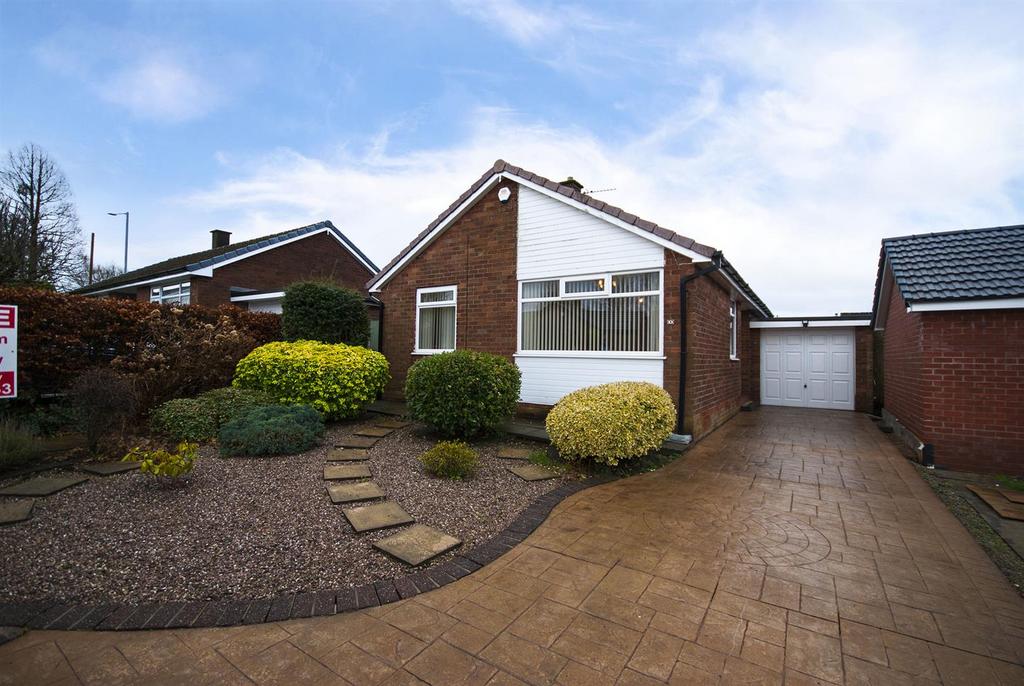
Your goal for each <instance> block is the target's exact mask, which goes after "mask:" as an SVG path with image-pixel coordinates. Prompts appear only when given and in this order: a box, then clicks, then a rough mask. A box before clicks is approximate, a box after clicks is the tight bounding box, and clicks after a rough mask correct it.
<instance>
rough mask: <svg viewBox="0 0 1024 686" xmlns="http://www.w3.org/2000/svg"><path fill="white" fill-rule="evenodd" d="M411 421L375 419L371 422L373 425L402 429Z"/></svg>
mask: <svg viewBox="0 0 1024 686" xmlns="http://www.w3.org/2000/svg"><path fill="white" fill-rule="evenodd" d="M411 423H412V422H407V421H405V420H404V419H392V418H388V419H377V420H375V421H374V422H373V425H374V426H384V427H387V428H389V429H404V428H405V427H407V426H409V424H411Z"/></svg>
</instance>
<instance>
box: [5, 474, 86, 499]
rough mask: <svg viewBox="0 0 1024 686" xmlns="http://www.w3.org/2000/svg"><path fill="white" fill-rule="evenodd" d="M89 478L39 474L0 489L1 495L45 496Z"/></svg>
mask: <svg viewBox="0 0 1024 686" xmlns="http://www.w3.org/2000/svg"><path fill="white" fill-rule="evenodd" d="M88 480H89V477H87V476H37V477H35V478H34V479H28V480H26V481H21V482H19V483H16V484H14V485H13V486H8V487H7V488H2V489H0V495H20V496H33V497H44V496H48V495H53V494H54V493H57V492H58V491H63V490H64V489H65V488H71V487H72V486H77V485H78V484H80V483H82V482H83V481H88Z"/></svg>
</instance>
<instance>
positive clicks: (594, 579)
mask: <svg viewBox="0 0 1024 686" xmlns="http://www.w3.org/2000/svg"><path fill="white" fill-rule="evenodd" d="M1022 660H1024V603H1022V601H1021V599H1020V597H1019V596H1018V595H1017V594H1016V593H1015V591H1014V590H1013V589H1012V588H1011V587H1010V585H1009V584H1008V583H1007V582H1006V581H1005V580H1004V578H1003V577H1002V576H1001V575H1000V573H999V572H998V571H997V570H996V568H995V567H994V566H993V565H992V563H991V562H989V560H988V558H987V557H986V556H985V554H984V552H983V551H982V550H981V548H979V547H978V546H977V545H976V544H975V543H974V541H973V540H972V539H971V538H970V537H969V535H968V534H967V532H966V531H965V530H964V529H963V528H962V527H961V526H960V525H959V523H958V522H957V521H956V519H954V517H953V516H952V515H950V514H949V513H948V512H947V511H946V509H945V508H944V507H943V505H942V504H941V502H940V501H939V500H938V499H937V498H936V497H935V496H934V495H933V494H932V492H931V491H930V490H929V488H928V487H927V485H926V484H925V483H924V482H923V481H922V480H921V479H920V478H919V477H918V476H917V475H916V474H915V472H914V468H913V467H912V466H911V465H910V464H909V463H908V462H906V461H905V460H904V459H903V458H902V457H901V456H900V454H899V451H898V450H897V449H896V447H895V446H894V445H893V444H892V443H891V442H890V440H889V438H888V437H887V436H885V435H884V434H882V433H881V432H879V431H878V429H877V428H876V427H875V426H874V425H873V424H872V422H871V421H870V420H869V419H868V418H867V417H865V416H863V415H858V414H853V413H840V412H825V411H813V410H786V409H775V408H762V409H761V410H759V411H757V412H754V413H743V414H740V415H739V416H737V417H736V418H735V419H733V420H732V421H730V422H729V423H728V424H727V425H726V426H724V427H723V428H722V429H720V430H719V431H717V432H716V433H714V434H713V435H712V436H710V437H709V438H707V439H705V440H704V441H702V442H701V443H699V444H698V445H697V446H696V447H694V448H693V449H692V450H691V451H690V452H688V453H687V454H686V455H685V456H684V458H683V459H681V460H679V461H677V462H676V463H674V464H673V465H671V466H670V467H668V468H666V469H664V470H662V471H659V472H656V473H651V474H646V475H643V476H639V477H636V478H632V479H628V480H624V481H619V482H615V483H611V484H607V485H605V486H601V487H598V488H593V489H590V490H588V491H585V492H583V493H580V494H578V495H576V496H574V497H572V498H570V499H568V500H566V501H565V502H563V503H562V504H561V505H560V506H559V507H558V508H557V509H556V510H555V511H554V512H553V514H552V516H551V518H550V519H549V520H548V521H547V522H546V523H545V524H544V525H543V526H542V527H541V528H540V529H538V530H537V531H536V532H535V533H534V534H533V535H532V536H531V537H529V538H528V539H527V540H526V541H524V542H523V543H522V544H521V545H519V546H518V547H516V548H515V549H513V550H512V551H511V552H510V553H508V554H507V555H505V556H504V557H502V558H501V559H499V560H498V561H497V562H495V563H493V564H491V565H490V566H488V567H485V568H484V569H482V570H480V571H479V572H477V573H475V574H473V575H471V576H469V577H466V578H464V579H462V580H460V581H458V582H456V583H454V584H451V585H449V586H446V587H444V588H442V589H439V590H437V591H434V592H432V593H428V594H425V595H420V596H417V597H416V598H414V599H411V600H407V601H403V602H401V603H396V604H393V605H388V606H385V607H381V608H375V609H373V610H370V611H363V612H358V613H352V614H346V615H338V616H334V617H322V618H315V619H308V620H297V621H288V622H282V623H279V624H264V625H258V626H248V627H238V628H231V629H185V630H176V631H154V632H134V633H119V632H112V633H86V632H31V633H29V634H27V635H26V636H23V637H22V638H20V639H18V640H16V641H14V642H11V643H8V644H7V645H4V646H0V682H2V683H18V684H28V683H62V684H63V683H68V684H73V683H79V682H84V683H102V684H114V683H122V682H124V683H188V684H190V685H191V686H197V685H198V684H214V683H216V684H229V683H239V684H248V683H253V682H255V683H258V684H305V683H315V684H346V683H351V684H380V683H386V684H419V683H421V682H427V683H430V684H437V685H445V686H448V685H452V684H494V685H497V684H520V683H524V682H525V683H529V684H549V683H558V684H586V686H599V685H600V684H613V683H617V684H636V685H639V684H656V683H665V682H668V683H671V684H705V683H707V684H711V683H766V684H779V683H786V684H815V683H849V684H915V683H944V684H971V685H975V684H1004V685H1009V684H1018V685H1019V684H1024V668H1022V667H1021V664H1022Z"/></svg>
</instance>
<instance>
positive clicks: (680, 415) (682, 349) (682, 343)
mask: <svg viewBox="0 0 1024 686" xmlns="http://www.w3.org/2000/svg"><path fill="white" fill-rule="evenodd" d="M721 268H722V251H721V250H716V251H715V254H714V255H712V256H711V266H710V267H704V268H703V269H698V270H697V271H695V272H693V273H692V274H689V275H687V276H682V277H680V278H679V323H680V324H681V325H682V328H681V329H680V333H679V403H678V405H677V407H676V431H677V432H678V433H683V432H684V431H685V428H684V426H683V423H684V419H685V412H686V411H685V407H686V328H687V322H686V286H687V285H688V284H689V283H690V282H691V281H695V280H696V279H699V278H700V277H702V276H707V275H708V274H712V273H714V272H717V271H718V270H720V269H721Z"/></svg>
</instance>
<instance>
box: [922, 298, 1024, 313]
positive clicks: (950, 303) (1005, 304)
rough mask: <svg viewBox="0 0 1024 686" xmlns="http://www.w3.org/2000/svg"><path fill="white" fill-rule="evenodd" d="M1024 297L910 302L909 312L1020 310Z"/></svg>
mask: <svg viewBox="0 0 1024 686" xmlns="http://www.w3.org/2000/svg"><path fill="white" fill-rule="evenodd" d="M1021 308H1024V298H992V299H991V300H943V301H940V302H927V303H910V305H908V306H907V312H954V311H958V310H1019V309H1021Z"/></svg>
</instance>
